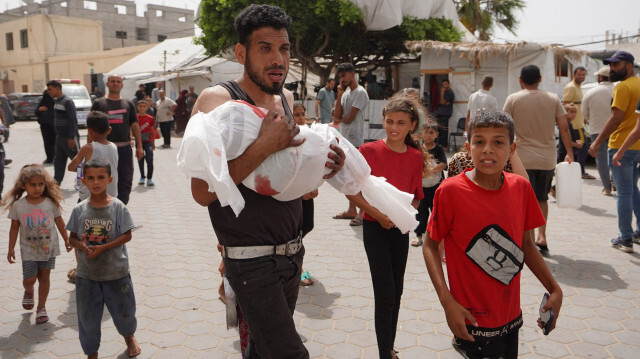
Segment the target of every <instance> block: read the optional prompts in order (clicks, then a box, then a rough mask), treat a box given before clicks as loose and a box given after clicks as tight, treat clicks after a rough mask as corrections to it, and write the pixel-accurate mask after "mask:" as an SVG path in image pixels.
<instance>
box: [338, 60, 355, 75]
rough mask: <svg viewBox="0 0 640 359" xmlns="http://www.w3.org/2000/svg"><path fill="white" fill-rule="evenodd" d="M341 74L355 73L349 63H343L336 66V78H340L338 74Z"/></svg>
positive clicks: (353, 67)
mask: <svg viewBox="0 0 640 359" xmlns="http://www.w3.org/2000/svg"><path fill="white" fill-rule="evenodd" d="M343 72H356V68H355V66H353V64H352V63H350V62H343V63H341V64H340V65H338V72H337V74H338V76H340V74H341V73H343Z"/></svg>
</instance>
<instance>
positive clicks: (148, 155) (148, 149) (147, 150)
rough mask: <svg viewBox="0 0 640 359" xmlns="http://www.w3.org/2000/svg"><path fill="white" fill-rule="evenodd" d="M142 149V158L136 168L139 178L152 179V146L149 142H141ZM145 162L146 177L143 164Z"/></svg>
mask: <svg viewBox="0 0 640 359" xmlns="http://www.w3.org/2000/svg"><path fill="white" fill-rule="evenodd" d="M142 149H143V150H144V157H143V158H141V159H140V160H139V161H138V167H140V177H142V178H147V179H151V178H153V144H152V143H151V142H142ZM145 161H146V162H147V176H146V177H145V175H144V162H145Z"/></svg>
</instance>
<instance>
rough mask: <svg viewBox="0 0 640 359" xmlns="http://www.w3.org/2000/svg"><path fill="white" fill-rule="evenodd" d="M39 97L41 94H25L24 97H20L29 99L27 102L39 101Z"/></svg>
mask: <svg viewBox="0 0 640 359" xmlns="http://www.w3.org/2000/svg"><path fill="white" fill-rule="evenodd" d="M40 97H42V95H27V96H25V97H23V98H22V100H23V101H29V102H39V101H40Z"/></svg>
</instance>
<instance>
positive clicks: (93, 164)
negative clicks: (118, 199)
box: [82, 158, 111, 176]
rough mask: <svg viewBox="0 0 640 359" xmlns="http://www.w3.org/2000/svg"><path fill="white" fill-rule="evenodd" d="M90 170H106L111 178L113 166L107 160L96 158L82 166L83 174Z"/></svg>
mask: <svg viewBox="0 0 640 359" xmlns="http://www.w3.org/2000/svg"><path fill="white" fill-rule="evenodd" d="M88 168H106V169H107V173H108V174H109V176H111V164H110V163H109V162H107V161H105V160H101V159H99V158H95V159H91V160H89V161H87V162H85V163H84V165H83V166H82V173H85V174H86V173H87V169H88Z"/></svg>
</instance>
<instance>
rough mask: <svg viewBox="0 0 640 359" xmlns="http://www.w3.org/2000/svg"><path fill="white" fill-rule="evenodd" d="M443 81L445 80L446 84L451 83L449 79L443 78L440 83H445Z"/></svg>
mask: <svg viewBox="0 0 640 359" xmlns="http://www.w3.org/2000/svg"><path fill="white" fill-rule="evenodd" d="M445 82H446V83H448V84H450V83H451V82H449V79H444V80H442V83H445Z"/></svg>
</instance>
